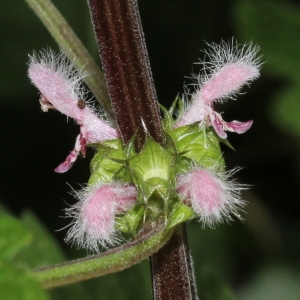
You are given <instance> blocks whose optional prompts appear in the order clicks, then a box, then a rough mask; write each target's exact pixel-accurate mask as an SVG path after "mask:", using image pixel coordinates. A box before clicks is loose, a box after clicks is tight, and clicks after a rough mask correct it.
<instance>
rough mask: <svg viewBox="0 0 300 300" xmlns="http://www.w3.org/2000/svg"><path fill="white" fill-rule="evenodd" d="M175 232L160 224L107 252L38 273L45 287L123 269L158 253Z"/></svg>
mask: <svg viewBox="0 0 300 300" xmlns="http://www.w3.org/2000/svg"><path fill="white" fill-rule="evenodd" d="M172 233H173V230H172V229H170V230H168V231H165V230H164V229H163V226H159V227H158V228H155V229H154V230H153V231H150V232H145V234H144V235H143V236H141V237H139V238H138V239H137V240H135V241H132V242H128V243H126V244H124V245H122V246H120V247H117V248H114V249H112V250H109V251H106V252H105V253H103V254H99V255H94V256H89V257H86V258H83V259H78V260H73V261H69V262H67V263H62V264H57V265H54V266H51V267H48V268H45V269H39V270H36V271H35V273H34V275H35V277H36V278H37V280H38V281H39V282H40V283H41V284H42V285H43V287H44V288H53V287H58V286H64V285H67V284H71V283H75V282H78V281H83V280H87V279H90V278H95V277H99V276H103V275H106V274H110V273H114V272H118V271H122V270H124V269H126V268H129V267H130V266H133V265H134V264H136V263H139V262H141V261H142V260H144V259H145V258H148V257H149V256H150V255H152V254H153V253H154V252H156V251H157V250H158V249H159V248H161V247H162V246H163V245H164V244H165V243H166V242H167V241H168V239H169V238H170V237H171V235H172Z"/></svg>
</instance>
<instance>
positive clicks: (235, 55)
mask: <svg viewBox="0 0 300 300" xmlns="http://www.w3.org/2000/svg"><path fill="white" fill-rule="evenodd" d="M208 46H209V48H210V50H209V51H205V54H206V56H207V57H208V61H203V62H200V64H203V69H202V73H201V74H200V75H198V76H195V78H196V79H197V81H198V82H197V85H196V92H195V93H194V94H193V95H192V97H191V105H190V106H188V107H187V109H186V111H185V113H184V114H183V115H182V116H180V118H179V119H178V122H177V123H176V124H175V128H176V127H180V126H185V125H189V124H193V123H195V122H200V121H202V120H207V121H208V125H212V126H214V128H215V130H216V132H217V133H218V135H219V136H220V137H222V138H225V137H226V136H227V135H226V133H225V132H224V131H225V130H231V131H234V132H238V133H241V130H240V129H239V128H238V126H236V127H235V126H234V125H235V124H233V126H231V124H230V123H229V125H228V126H226V123H225V122H224V121H223V120H222V118H215V117H214V115H213V112H214V108H213V103H214V102H215V101H217V100H219V101H222V100H225V99H227V98H235V95H236V94H237V93H238V92H239V90H240V89H241V87H242V86H243V85H245V84H249V83H250V82H252V81H253V80H254V79H256V78H257V77H258V76H259V69H260V58H259V57H258V58H257V57H256V55H257V52H258V50H259V48H258V47H256V46H252V44H249V45H246V44H245V45H238V44H236V43H235V41H234V40H233V41H232V43H231V44H230V43H229V44H226V43H225V42H222V43H221V44H220V45H217V44H211V45H208ZM240 46H241V47H240ZM208 116H209V117H208ZM245 128H246V125H245ZM248 129H249V128H248ZM246 130H247V129H246ZM246 130H245V131H246Z"/></svg>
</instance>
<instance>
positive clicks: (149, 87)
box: [88, 0, 164, 151]
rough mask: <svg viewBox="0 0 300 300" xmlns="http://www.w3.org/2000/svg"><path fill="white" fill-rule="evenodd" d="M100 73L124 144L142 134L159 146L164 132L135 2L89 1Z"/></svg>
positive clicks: (141, 138)
mask: <svg viewBox="0 0 300 300" xmlns="http://www.w3.org/2000/svg"><path fill="white" fill-rule="evenodd" d="M88 2H89V5H90V10H91V15H92V20H93V24H94V28H95V33H96V37H97V42H98V47H99V53H100V57H101V61H102V66H103V71H104V74H105V77H106V82H107V86H108V90H109V94H110V98H111V101H112V105H113V108H114V112H115V114H116V118H117V123H118V126H119V129H120V132H121V135H122V139H123V141H124V143H127V142H128V141H129V140H130V139H131V138H132V136H133V135H135V134H137V139H136V146H137V149H138V151H139V150H141V149H142V147H143V142H144V136H145V135H144V131H148V132H149V133H150V135H151V136H152V137H153V138H154V139H155V140H156V141H157V142H158V143H160V144H163V143H164V133H163V130H162V125H161V117H160V114H159V109H158V102H157V96H156V91H155V88H154V83H153V79H152V74H151V69H150V63H149V59H148V53H147V49H146V45H145V41H144V35H143V31H142V26H141V21H140V16H139V11H138V8H137V3H136V1H135V0H122V1H111V0H89V1H88Z"/></svg>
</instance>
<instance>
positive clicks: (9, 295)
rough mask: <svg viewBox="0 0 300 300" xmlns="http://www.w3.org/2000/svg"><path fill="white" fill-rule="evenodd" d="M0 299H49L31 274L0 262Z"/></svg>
mask: <svg viewBox="0 0 300 300" xmlns="http://www.w3.org/2000/svg"><path fill="white" fill-rule="evenodd" d="M0 299H5V300H16V299H18V300H46V299H49V298H48V296H47V294H46V293H45V292H44V290H43V289H42V288H41V286H40V284H39V283H38V282H37V281H36V279H35V278H34V277H33V275H32V274H31V273H29V272H26V271H24V270H22V269H20V268H18V267H16V266H13V265H11V264H7V263H4V262H1V261H0Z"/></svg>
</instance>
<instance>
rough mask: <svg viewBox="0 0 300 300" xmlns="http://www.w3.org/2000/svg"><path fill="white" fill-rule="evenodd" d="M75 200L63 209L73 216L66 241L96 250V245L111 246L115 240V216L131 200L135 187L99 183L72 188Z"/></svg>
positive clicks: (130, 205) (130, 202)
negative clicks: (76, 201) (74, 202)
mask: <svg viewBox="0 0 300 300" xmlns="http://www.w3.org/2000/svg"><path fill="white" fill-rule="evenodd" d="M76 196H77V198H79V200H80V201H79V202H78V203H76V204H75V205H74V206H73V207H70V208H68V209H67V216H69V217H72V218H73V222H72V223H71V226H72V227H71V228H70V229H69V231H68V234H67V237H66V241H67V242H72V243H75V244H77V246H80V247H83V248H87V249H90V250H93V251H95V252H99V246H102V247H107V246H113V245H115V244H117V243H118V242H119V238H118V236H117V232H116V229H115V216H116V215H117V214H120V213H122V212H125V211H128V210H129V209H130V208H131V207H132V206H133V205H134V203H135V201H136V197H137V191H136V188H135V187H134V186H132V185H118V184H115V183H114V184H113V183H112V184H104V183H100V184H97V185H96V186H93V187H91V188H87V189H86V190H84V191H81V192H76Z"/></svg>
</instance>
